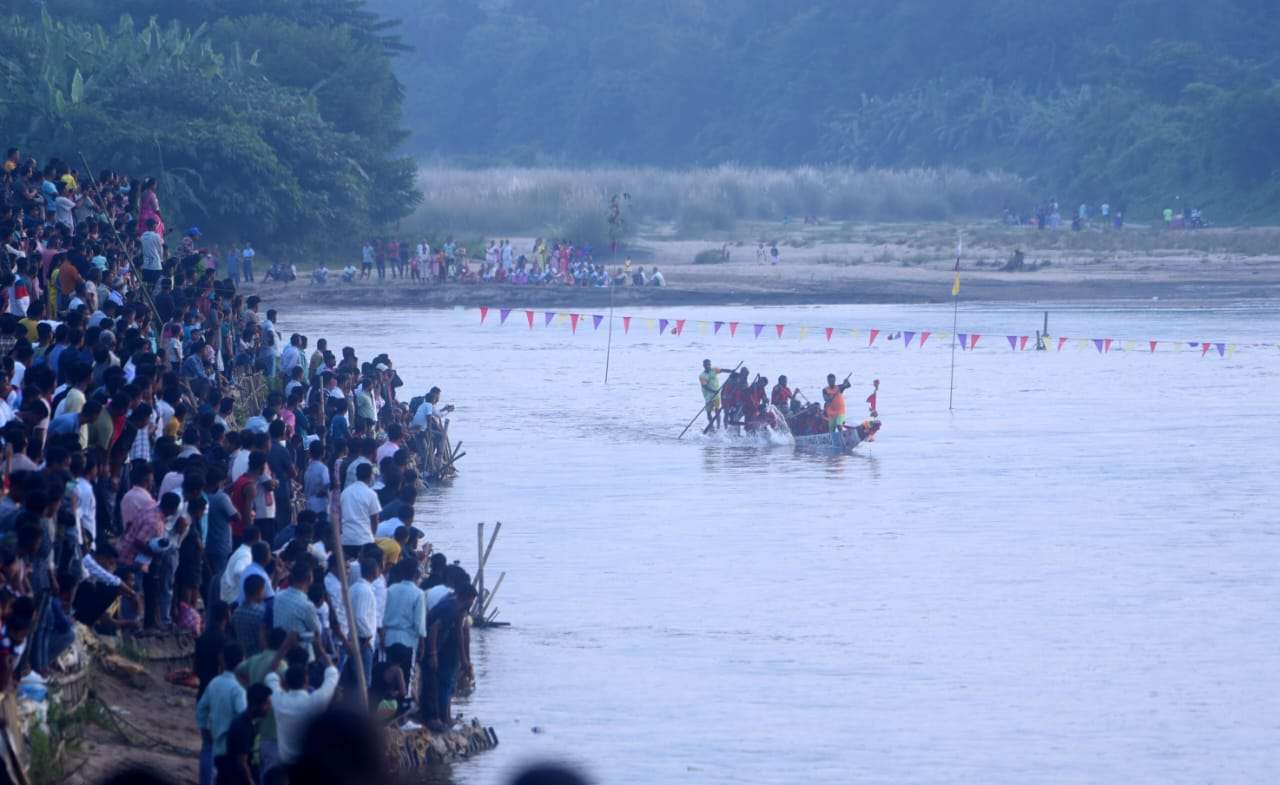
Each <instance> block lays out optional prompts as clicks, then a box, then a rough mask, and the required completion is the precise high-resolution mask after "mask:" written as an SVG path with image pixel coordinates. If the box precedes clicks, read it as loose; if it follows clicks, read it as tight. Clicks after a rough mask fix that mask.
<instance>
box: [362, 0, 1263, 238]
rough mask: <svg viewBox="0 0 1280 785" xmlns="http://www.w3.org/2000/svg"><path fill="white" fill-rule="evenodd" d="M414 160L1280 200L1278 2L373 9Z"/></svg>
mask: <svg viewBox="0 0 1280 785" xmlns="http://www.w3.org/2000/svg"><path fill="white" fill-rule="evenodd" d="M369 7H370V8H371V9H372V10H375V11H377V12H379V13H381V14H383V15H386V16H388V17H394V18H402V19H403V20H404V24H403V26H402V28H401V31H400V33H401V40H402V41H403V43H404V44H406V45H408V46H409V47H411V48H412V51H410V52H408V53H405V54H403V55H402V56H401V57H400V58H399V60H398V68H399V73H400V75H401V78H402V79H403V80H404V81H405V82H406V83H407V84H409V85H411V89H410V90H409V93H408V96H407V118H408V124H409V126H410V127H411V128H412V129H413V136H412V138H411V140H410V145H411V149H412V150H414V151H415V152H417V153H420V154H434V155H440V156H444V157H446V158H450V159H455V160H457V159H465V160H469V161H473V162H492V161H505V162H512V163H521V164H529V163H565V162H572V163H574V164H583V163H592V162H611V163H635V164H654V165H661V166H685V165H692V164H718V163H722V162H728V161H732V162H741V163H748V164H761V165H770V166H789V165H796V164H826V163H840V164H851V165H855V166H890V167H902V166H920V165H924V166H937V165H958V166H964V167H969V168H975V169H986V168H999V169H1005V170H1011V171H1015V172H1017V173H1020V174H1022V175H1024V176H1026V177H1028V178H1031V179H1032V180H1033V182H1035V183H1037V184H1038V185H1039V186H1040V187H1041V188H1042V189H1043V190H1044V191H1045V193H1046V195H1048V194H1050V193H1053V194H1055V195H1059V196H1061V197H1062V198H1063V199H1064V200H1069V199H1072V198H1077V199H1082V200H1083V199H1110V200H1112V201H1118V202H1133V203H1135V206H1136V203H1143V202H1145V203H1149V204H1150V205H1151V206H1155V205H1157V204H1159V203H1160V202H1161V201H1162V200H1165V199H1169V198H1171V197H1172V196H1175V195H1180V196H1182V197H1183V198H1185V199H1195V200H1198V201H1200V202H1202V203H1207V204H1218V205H1222V206H1226V205H1230V206H1232V207H1233V208H1240V209H1243V210H1246V211H1248V212H1251V213H1254V214H1259V213H1262V212H1263V211H1265V210H1268V209H1273V208H1275V207H1276V206H1277V205H1280V191H1278V190H1277V176H1276V175H1277V167H1278V165H1280V159H1278V156H1280V151H1278V150H1277V149H1276V146H1275V144H1274V143H1273V141H1272V139H1273V138H1274V136H1275V134H1276V132H1277V131H1278V130H1280V124H1278V122H1277V121H1278V120H1280V82H1277V77H1280V59H1277V58H1276V56H1275V54H1274V52H1275V48H1276V44H1277V43H1280V15H1277V14H1275V13H1274V7H1273V6H1272V4H1270V3H1268V2H1265V0H1078V1H1077V2H1071V3H1056V4H1054V3H1043V2H1031V1H1030V0H858V2H848V0H808V1H807V2H794V0H652V1H651V2H648V3H613V2H604V0H370V2H369Z"/></svg>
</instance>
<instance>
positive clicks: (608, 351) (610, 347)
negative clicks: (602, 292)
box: [604, 278, 613, 384]
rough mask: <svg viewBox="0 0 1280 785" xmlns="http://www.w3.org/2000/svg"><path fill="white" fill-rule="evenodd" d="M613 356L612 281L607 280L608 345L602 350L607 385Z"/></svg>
mask: <svg viewBox="0 0 1280 785" xmlns="http://www.w3.org/2000/svg"><path fill="white" fill-rule="evenodd" d="M612 354H613V279H612V278H610V279H609V343H608V344H606V345H605V349H604V383H605V384H608V383H609V357H610V355H612Z"/></svg>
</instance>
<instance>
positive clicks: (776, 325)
mask: <svg viewBox="0 0 1280 785" xmlns="http://www.w3.org/2000/svg"><path fill="white" fill-rule="evenodd" d="M784 327H786V325H785V324H775V325H774V326H773V329H775V330H777V331H778V337H779V338H781V337H782V329H783V328H784Z"/></svg>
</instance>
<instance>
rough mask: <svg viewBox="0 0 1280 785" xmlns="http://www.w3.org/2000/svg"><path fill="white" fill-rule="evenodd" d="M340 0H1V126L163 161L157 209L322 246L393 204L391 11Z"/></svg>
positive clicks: (182, 220)
mask: <svg viewBox="0 0 1280 785" xmlns="http://www.w3.org/2000/svg"><path fill="white" fill-rule="evenodd" d="M362 6H363V3H361V2H355V1H353V0H278V1H277V2H273V3H269V4H263V3H259V2H249V1H248V0H225V1H222V0H186V2H182V3H170V2H164V1H162V0H49V2H47V3H45V4H43V7H40V6H34V7H33V4H32V3H30V2H23V1H22V0H0V9H3V10H4V11H5V12H7V13H8V14H9V18H8V19H7V20H6V23H5V24H4V25H3V26H2V27H0V136H2V137H3V139H4V140H5V142H6V143H7V144H13V145H19V146H21V147H23V148H24V149H26V150H30V151H31V152H33V153H35V154H37V155H40V156H42V157H47V156H49V155H59V156H62V157H64V158H66V159H68V160H69V161H70V162H71V163H72V164H73V165H76V166H80V165H81V162H80V160H79V159H78V154H79V153H83V154H84V156H85V158H86V159H87V160H88V162H89V165H90V166H92V167H94V171H95V172H96V171H97V170H100V169H104V168H110V169H115V170H117V171H124V172H128V173H136V174H155V175H157V176H158V177H159V179H160V184H161V198H162V200H163V201H162V204H163V205H164V207H165V212H166V217H169V216H173V218H176V219H177V220H173V219H171V225H173V226H184V225H189V224H196V223H198V224H200V225H201V226H202V228H204V229H205V231H206V232H210V233H212V234H213V235H214V236H215V237H218V236H221V237H223V238H225V239H252V240H253V241H255V242H257V243H259V244H260V245H271V244H273V243H276V244H285V243H288V244H292V245H303V246H306V245H312V246H321V245H327V244H331V243H333V242H341V243H344V244H350V243H355V242H358V241H359V239H358V238H359V237H360V236H361V235H362V234H365V233H367V232H370V231H373V230H375V229H376V228H377V227H379V226H381V225H382V224H385V223H386V222H388V221H393V220H395V219H397V218H399V217H401V216H404V215H407V214H408V213H409V212H410V211H411V210H412V208H413V206H414V204H415V203H416V200H417V192H416V191H415V190H414V187H413V182H414V176H415V166H414V163H413V161H412V160H411V159H408V158H399V157H397V154H396V153H395V149H396V147H397V145H398V144H399V143H400V142H401V141H402V139H403V138H404V131H403V130H402V128H401V121H400V115H401V101H402V99H403V90H402V88H401V85H400V82H399V81H398V79H397V78H396V76H395V74H394V73H393V72H392V69H391V58H392V55H393V53H394V52H395V51H397V48H398V43H397V41H396V39H395V38H394V37H393V36H391V35H389V34H388V32H387V31H388V25H387V24H386V23H385V22H383V21H380V20H379V19H378V18H377V17H376V16H374V15H373V14H371V13H368V12H366V11H364V10H363V8H362Z"/></svg>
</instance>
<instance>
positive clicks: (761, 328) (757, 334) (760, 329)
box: [752, 324, 764, 338]
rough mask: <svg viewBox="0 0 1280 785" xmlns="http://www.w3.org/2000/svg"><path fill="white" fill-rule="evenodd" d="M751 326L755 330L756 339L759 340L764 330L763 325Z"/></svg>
mask: <svg viewBox="0 0 1280 785" xmlns="http://www.w3.org/2000/svg"><path fill="white" fill-rule="evenodd" d="M752 326H753V327H754V328H755V331H756V337H757V338H759V337H760V332H761V331H762V330H763V329H764V325H763V324H756V325H752Z"/></svg>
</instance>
